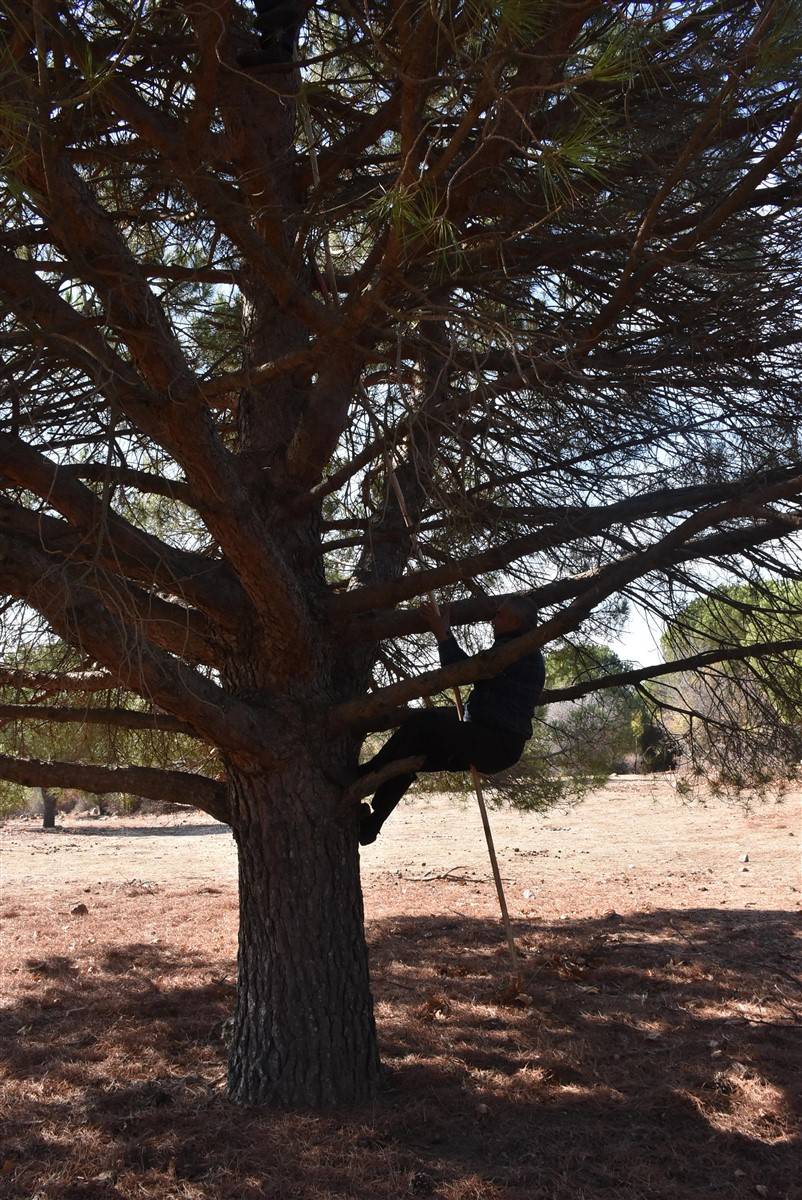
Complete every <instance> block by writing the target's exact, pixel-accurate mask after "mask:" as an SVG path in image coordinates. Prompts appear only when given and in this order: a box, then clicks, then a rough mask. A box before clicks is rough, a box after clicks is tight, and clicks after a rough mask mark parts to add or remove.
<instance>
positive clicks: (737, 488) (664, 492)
mask: <svg viewBox="0 0 802 1200" xmlns="http://www.w3.org/2000/svg"><path fill="white" fill-rule="evenodd" d="M801 469H802V463H795V464H792V465H790V466H789V467H787V468H786V467H782V468H778V469H777V470H776V471H771V472H766V473H765V474H763V475H761V476H758V477H752V478H751V479H750V478H745V479H744V478H741V479H738V480H733V481H732V482H731V483H721V482H716V483H711V484H700V485H698V486H695V487H685V488H660V489H658V490H657V491H655V492H647V493H645V494H643V495H640V496H631V497H628V498H627V499H625V500H618V501H616V502H615V503H613V504H608V505H604V506H600V507H598V508H580V507H577V506H568V505H567V506H565V507H564V508H551V509H549V508H547V507H545V506H544V508H543V510H542V520H543V522H544V523H545V522H548V524H547V525H546V526H545V528H541V529H538V530H537V531H536V532H534V533H531V534H526V535H524V536H523V537H518V538H513V539H511V540H510V541H508V542H503V543H501V544H500V545H496V546H493V547H491V548H490V549H488V550H485V551H483V552H482V553H480V554H473V555H469V556H467V557H466V558H462V559H457V560H456V561H454V562H450V563H448V564H445V565H443V566H440V567H430V568H428V569H425V570H420V571H415V572H412V573H410V574H409V575H405V576H403V577H402V578H401V579H397V580H392V581H390V582H388V583H380V584H374V585H371V586H368V587H363V588H359V589H355V590H353V591H349V592H343V593H341V594H339V595H336V596H332V598H331V600H330V606H331V610H332V612H333V613H336V614H337V615H338V616H339V615H344V616H345V615H352V614H355V613H360V612H368V611H370V610H371V609H379V608H387V607H389V606H390V605H392V604H397V603H399V602H400V601H402V600H409V599H412V598H413V597H415V596H422V595H425V594H426V593H427V592H430V591H432V590H433V589H435V588H440V587H444V586H446V585H447V584H451V583H457V582H459V581H462V580H465V579H472V578H475V577H476V576H479V575H482V574H484V573H485V572H488V571H497V570H499V569H501V568H503V567H506V566H509V564H510V563H512V562H514V561H515V560H516V559H518V558H523V557H525V556H526V555H527V554H534V553H536V552H538V551H542V550H547V549H552V548H554V547H556V546H562V545H565V544H567V543H568V542H572V541H575V540H576V539H577V538H581V537H589V536H592V535H593V534H595V533H598V532H600V531H605V530H608V529H609V528H611V527H612V526H614V525H619V524H626V523H629V522H632V521H637V520H642V519H643V518H644V517H649V516H668V515H674V514H678V513H680V512H683V511H687V510H688V509H694V508H696V507H698V506H699V505H700V504H708V505H712V504H713V503H716V504H719V503H720V502H721V501H723V500H727V499H733V500H743V499H744V497H745V496H747V495H748V494H749V493H748V489H749V488H752V489H754V488H756V487H757V488H762V487H763V486H765V485H766V484H769V483H773V482H784V481H786V480H788V479H789V478H790V479H792V480H799V486H800V489H802V475H800V470H801Z"/></svg>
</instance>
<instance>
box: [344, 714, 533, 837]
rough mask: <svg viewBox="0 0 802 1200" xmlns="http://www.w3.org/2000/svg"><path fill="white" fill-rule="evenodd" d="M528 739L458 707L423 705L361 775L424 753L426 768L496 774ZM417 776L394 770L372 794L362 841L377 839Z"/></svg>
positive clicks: (424, 769) (362, 823) (521, 750)
mask: <svg viewBox="0 0 802 1200" xmlns="http://www.w3.org/2000/svg"><path fill="white" fill-rule="evenodd" d="M525 744H526V738H524V737H521V735H520V734H518V733H511V732H509V731H507V730H504V729H495V728H493V727H491V726H489V725H479V724H477V723H475V722H473V721H460V719H459V716H458V715H457V710H456V708H454V707H452V706H449V707H448V708H422V709H420V711H419V712H415V713H413V714H412V715H411V716H409V717H407V718H406V720H405V721H404V722H403V724H402V725H400V726H399V728H398V729H397V730H396V731H395V733H394V734H393V736H392V737H391V738H389V739H388V740H387V742H385V744H384V745H383V746H382V748H381V750H380V751H379V753H378V754H377V755H375V757H374V758H372V759H371V760H370V762H367V763H364V764H363V765H362V766H361V767H360V774H361V775H364V774H367V773H368V772H369V771H378V770H379V769H380V768H381V767H384V766H386V765H387V763H390V762H397V761H398V760H399V759H402V758H412V757H413V756H415V757H420V756H421V755H422V756H423V757H424V758H425V762H424V764H423V766H422V767H421V768H420V769H421V770H422V771H467V770H468V769H469V767H472V766H473V767H476V769H477V771H480V772H481V773H482V774H483V775H494V774H495V773H496V771H503V770H504V769H505V768H506V767H511V766H512V765H513V763H516V762H517V761H518V759H519V758H520V757H521V754H522V753H523V748H524V746H525ZM416 778H417V775H412V774H409V775H396V776H394V777H393V778H392V779H388V780H387V782H386V783H383V784H382V785H381V787H380V788H379V789H378V791H377V792H376V794H375V796H374V797H373V814H372V816H371V815H369V814H367V813H365V814H363V817H362V820H361V824H360V841H361V842H362V844H363V845H365V844H366V843H367V842H372V841H375V839H376V837H377V835H378V833H379V830H380V829H381V827H382V825H383V824H384V822H385V821H386V820H387V818H388V817H389V815H390V813H391V812H392V811H393V809H394V808H395V807H396V805H397V804H398V802H399V801H400V799H401V797H402V796H403V795H404V793H405V792H406V790H407V788H408V787H409V786H410V785H411V784H412V783H414V782H415V780H416Z"/></svg>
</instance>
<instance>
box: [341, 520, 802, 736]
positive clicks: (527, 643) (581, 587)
mask: <svg viewBox="0 0 802 1200" xmlns="http://www.w3.org/2000/svg"><path fill="white" fill-rule="evenodd" d="M734 507H736V505H735V504H733V503H730V504H722V505H717V506H716V507H715V508H714V509H711V510H707V511H705V512H703V513H697V514H694V515H693V516H692V517H689V518H687V519H686V520H685V521H683V522H681V524H680V525H679V526H677V527H676V528H675V529H673V530H671V532H670V533H668V534H666V535H665V536H664V537H663V538H661V539H660V540H659V541H657V542H656V543H654V544H652V545H651V546H649V547H647V548H646V549H645V550H640V551H636V552H634V553H632V554H628V555H625V556H624V557H623V558H621V559H617V560H615V561H614V562H612V563H608V564H607V565H606V566H603V567H600V568H597V569H596V570H593V571H589V572H586V573H585V574H584V575H582V576H579V577H574V578H573V579H571V580H566V581H558V582H557V583H556V584H551V585H547V586H546V587H545V588H543V589H540V592H541V594H540V595H538V593H537V592H534V593H532V595H533V596H534V597H537V599H538V600H539V601H541V602H542V600H543V594H548V593H549V592H551V593H552V594H553V597H554V598H553V601H552V602H556V601H557V600H558V599H563V598H565V597H566V596H567V595H573V596H574V597H575V598H574V599H573V600H571V602H570V603H569V604H567V605H566V606H565V608H562V609H560V610H559V611H558V612H557V613H556V614H555V615H554V616H553V617H551V618H550V619H549V620H547V621H544V622H543V624H542V625H539V626H538V627H537V628H536V629H534V630H532V631H531V632H529V633H526V634H523V635H522V636H521V637H518V638H515V639H514V640H512V641H510V642H509V643H507V644H505V645H504V646H501V647H499V648H496V649H492V650H486V651H484V652H483V653H481V654H478V655H474V656H473V657H471V658H469V659H466V660H464V661H461V662H459V663H456V664H454V665H452V666H449V667H441V668H439V669H438V670H434V671H426V672H423V673H422V674H421V675H419V676H417V677H416V678H415V679H410V680H405V681H403V682H401V683H396V684H391V685H389V686H388V687H384V688H379V689H377V690H376V691H375V692H372V693H371V694H370V695H369V696H367V697H364V698H362V699H357V700H352V701H349V702H347V703H345V704H342V705H339V706H338V707H337V708H335V709H333V710H332V712H331V714H330V719H331V720H332V722H333V723H334V724H335V725H338V726H339V725H348V724H353V725H359V724H363V725H364V724H366V723H367V722H369V721H371V720H372V718H373V717H377V716H379V715H380V714H381V713H383V712H385V711H387V710H390V709H393V708H397V707H398V705H401V704H406V703H408V701H410V700H414V699H418V698H420V697H422V696H431V695H434V694H435V693H436V692H440V691H443V690H445V689H446V688H451V687H455V686H460V685H462V684H465V683H474V682H475V681H476V680H478V679H488V678H490V677H492V676H494V675H497V674H498V673H499V672H500V671H502V670H504V668H505V667H508V666H510V664H511V663H514V662H517V661H518V659H519V658H522V657H523V655H525V654H528V653H531V652H533V651H535V650H538V649H540V648H541V647H542V646H544V645H546V644H547V643H549V642H551V641H554V640H555V638H558V637H563V636H564V635H565V634H567V633H570V632H572V631H573V630H575V629H577V628H578V627H579V625H581V623H582V621H583V620H584V619H585V618H586V617H587V616H588V615H589V613H591V612H592V611H593V609H594V608H596V607H597V605H599V604H600V603H601V602H602V601H603V600H604V599H606V598H607V597H608V596H610V595H612V594H613V593H615V592H617V591H619V590H621V589H622V588H623V587H625V586H626V585H627V584H629V583H632V582H633V580H635V579H638V578H642V577H643V576H645V575H648V574H650V573H651V572H653V571H665V570H668V569H670V568H671V567H672V566H676V565H678V564H680V563H683V562H687V561H689V560H692V559H697V558H703V557H706V556H710V555H715V554H726V553H737V552H738V551H739V549H742V548H744V547H745V546H748V545H749V544H750V539H751V538H752V537H758V538H760V539H761V540H767V539H768V538H771V537H779V536H782V535H783V534H787V533H788V532H789V528H794V527H795V523H792V525H791V526H789V525H787V524H784V523H783V522H782V521H781V520H779V519H778V520H777V521H776V522H772V523H770V524H769V527H768V528H767V526H766V525H762V526H758V527H756V528H754V529H753V530H751V531H750V530H738V529H736V530H731V529H728V530H723V531H718V532H717V533H715V534H712V535H709V536H707V537H698V538H697V537H694V535H695V534H696V533H698V532H699V531H700V530H701V529H703V528H704V527H705V526H706V525H707V526H710V525H715V524H716V523H717V521H719V520H721V519H722V518H723V517H724V515H725V514H727V513H730V514H731V513H732V510H733V508H734Z"/></svg>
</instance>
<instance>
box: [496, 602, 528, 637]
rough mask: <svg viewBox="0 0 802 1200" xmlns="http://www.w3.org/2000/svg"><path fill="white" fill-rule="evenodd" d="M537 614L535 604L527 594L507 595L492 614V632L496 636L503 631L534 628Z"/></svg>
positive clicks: (524, 631)
mask: <svg viewBox="0 0 802 1200" xmlns="http://www.w3.org/2000/svg"><path fill="white" fill-rule="evenodd" d="M539 616H540V614H539V612H538V608H537V605H536V604H535V602H534V600H531V599H530V598H529V597H528V596H508V597H507V598H506V599H504V600H502V601H501V603H500V604H499V606H498V608H497V609H496V611H495V613H494V614H493V617H492V621H491V623H492V625H493V632H494V633H495V634H496V636H497V637H498V635H499V634H504V633H526V631H527V629H534V627H535V626H536V625H537V623H538V619H539Z"/></svg>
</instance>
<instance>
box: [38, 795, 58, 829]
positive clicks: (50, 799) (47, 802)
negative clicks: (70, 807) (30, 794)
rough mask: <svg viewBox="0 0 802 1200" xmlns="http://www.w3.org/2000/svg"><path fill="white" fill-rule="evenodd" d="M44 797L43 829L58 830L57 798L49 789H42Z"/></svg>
mask: <svg viewBox="0 0 802 1200" xmlns="http://www.w3.org/2000/svg"><path fill="white" fill-rule="evenodd" d="M39 792H40V795H41V797H42V829H55V828H56V797H55V793H53V792H51V791H50V789H49V788H40V789H39Z"/></svg>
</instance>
